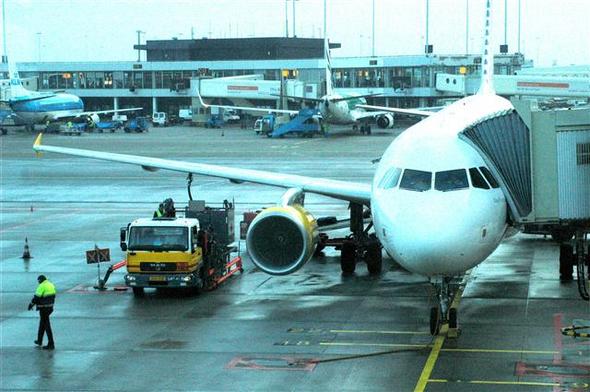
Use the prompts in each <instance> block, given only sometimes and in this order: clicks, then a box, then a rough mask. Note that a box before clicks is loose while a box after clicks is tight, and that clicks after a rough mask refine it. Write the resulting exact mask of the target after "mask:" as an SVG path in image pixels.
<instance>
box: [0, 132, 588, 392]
mask: <svg viewBox="0 0 590 392" xmlns="http://www.w3.org/2000/svg"><path fill="white" fill-rule="evenodd" d="M399 131H400V130H395V131H394V132H392V131H384V130H383V131H376V132H374V134H373V135H371V136H359V135H354V134H352V133H351V132H346V131H342V132H334V133H333V134H331V135H330V136H329V137H326V138H312V139H307V138H306V139H289V138H286V139H279V140H275V139H268V138H266V137H260V136H257V135H255V134H254V132H253V131H252V130H240V129H225V130H224V131H223V132H222V131H220V130H205V129H198V128H190V127H174V128H172V127H170V128H156V129H152V130H150V132H148V133H146V134H124V133H115V134H89V135H83V136H80V137H78V136H71V137H68V136H58V135H46V137H45V139H44V143H46V144H54V145H61V146H73V147H80V148H88V149H96V150H103V151H111V152H123V153H132V154H138V155H146V156H156V157H166V158H174V159H180V160H189V161H198V162H206V163H217V164H223V165H232V166H238V167H248V168H255V169H266V170H273V171H279V172H287V173H297V174H304V175H312V176H321V177H327V178H334V179H341V180H354V181H367V182H368V181H370V179H371V175H372V172H373V169H374V164H372V163H371V160H372V159H374V158H377V157H379V155H380V153H381V152H382V151H383V150H384V149H385V148H386V147H387V145H388V144H389V142H390V141H391V140H392V139H393V137H394V135H395V134H398V133H399ZM34 137H35V135H31V134H15V133H11V134H9V135H7V136H2V137H0V145H1V160H0V176H1V178H0V186H1V188H0V286H1V288H0V290H1V293H0V389H1V390H6V391H19V390H47V391H79V390H81V391H103V390H120V391H161V390H172V391H173V390H194V391H422V390H427V391H473V390H477V391H488V390H489V391H568V390H570V391H590V386H589V384H590V340H589V339H583V338H577V339H574V338H572V337H567V336H564V335H562V334H561V328H562V327H564V326H568V325H571V324H574V323H575V324H576V325H580V324H586V325H589V324H590V307H589V305H588V303H587V302H583V301H582V300H581V299H579V297H578V294H577V289H576V285H575V282H573V283H567V284H560V282H559V279H558V262H557V260H558V247H557V246H556V245H555V244H554V243H553V242H552V241H551V240H550V239H547V238H543V237H542V236H532V235H522V234H521V235H517V236H515V237H513V238H510V239H508V240H506V241H504V242H503V244H502V245H501V246H500V247H499V248H498V250H497V251H496V252H495V253H494V254H493V255H492V256H491V257H490V258H489V259H488V260H486V261H485V262H484V263H482V264H481V265H480V266H479V267H477V268H476V269H474V270H472V271H471V273H470V274H469V276H468V277H467V283H466V286H465V290H464V293H463V295H462V297H461V301H460V305H459V323H460V329H461V333H460V336H459V337H458V338H450V337H445V336H440V337H437V338H434V339H433V338H432V337H431V336H430V335H429V327H428V317H429V308H430V307H431V306H432V305H433V304H434V303H435V300H434V298H432V291H431V289H430V286H429V284H428V283H427V281H426V279H425V278H424V277H421V276H417V275H413V274H410V273H408V272H406V271H404V270H402V269H401V268H400V267H399V266H398V265H396V264H395V263H393V262H392V260H390V259H389V258H385V259H384V272H383V273H382V274H381V275H380V276H377V277H375V276H370V275H369V274H368V272H367V271H366V268H365V267H364V265H359V266H357V271H356V273H355V274H354V275H352V276H342V275H341V273H340V265H339V259H338V253H337V252H335V251H333V250H327V251H326V255H325V256H324V257H321V258H314V259H312V260H311V261H310V262H309V263H308V264H307V265H306V266H305V267H304V268H303V269H301V270H300V271H298V272H297V273H295V274H292V275H288V276H282V277H271V276H269V275H265V274H264V273H262V272H259V271H257V270H255V269H254V268H253V265H252V264H251V262H250V261H249V260H248V257H247V254H246V252H245V249H244V243H243V242H242V244H241V250H242V256H244V259H245V271H244V273H243V274H241V275H239V274H238V275H236V276H234V277H232V278H230V279H229V280H228V281H227V282H226V283H224V284H223V285H222V286H221V287H220V288H218V289H217V290H215V291H211V292H206V293H201V294H199V295H193V296H188V297H184V296H181V295H176V294H174V293H160V292H155V291H153V292H151V291H148V292H147V293H146V296H145V297H144V298H134V297H133V294H132V293H131V292H130V291H127V290H125V289H124V288H123V287H122V286H123V275H124V272H123V271H117V272H115V273H113V275H112V276H111V279H110V280H109V282H108V284H107V286H108V287H109V289H108V290H106V291H98V290H95V289H94V288H93V285H94V284H95V283H96V280H97V268H96V265H87V264H86V261H85V251H86V250H89V249H92V248H93V247H94V246H95V245H98V246H99V247H101V248H106V247H108V248H110V250H111V256H112V260H113V262H116V261H119V260H121V259H122V257H123V253H122V252H121V250H120V248H119V228H120V227H122V226H125V225H126V224H127V223H128V222H130V221H131V220H133V219H135V218H138V217H143V216H151V214H152V212H153V210H154V209H155V208H156V206H157V204H158V203H159V202H160V201H161V200H163V199H164V198H167V197H172V198H174V199H175V200H176V201H177V202H186V200H187V192H186V182H185V176H184V175H182V174H179V173H170V172H162V171H160V172H156V173H149V172H146V171H143V170H141V169H140V168H138V167H135V166H129V165H123V164H114V163H108V162H101V161H93V160H87V159H79V158H72V157H65V156H59V155H54V154H44V156H43V157H42V158H36V157H35V156H34V153H33V151H32V149H31V147H32V144H33V140H34ZM193 184H194V185H193V188H192V191H193V196H194V197H195V198H198V199H205V200H207V201H208V202H209V203H211V204H213V205H220V204H221V203H222V201H223V200H224V199H228V200H233V201H234V202H235V205H236V209H237V211H236V216H237V218H236V220H239V218H240V216H241V213H242V212H243V211H246V210H255V209H257V208H260V207H261V206H267V205H270V204H273V203H275V202H276V201H278V200H279V198H280V196H281V194H282V192H283V191H282V190H280V189H275V188H271V187H265V186H258V185H253V184H241V185H238V184H232V183H229V182H228V181H225V180H220V179H212V178H206V177H200V176H199V177H196V180H195V182H194V183H193ZM306 205H307V206H308V208H309V210H310V211H312V212H313V213H314V214H315V215H316V216H327V215H337V216H339V217H342V218H345V217H346V215H347V205H346V203H343V202H339V201H334V200H332V199H328V198H324V197H320V196H314V195H308V196H307V197H306ZM25 238H26V239H28V244H29V246H30V251H31V255H32V256H33V258H32V259H30V260H28V261H26V260H23V259H22V258H21V256H22V253H23V246H24V241H25ZM108 265H109V264H108V263H107V264H104V265H103V266H102V267H101V268H102V269H101V275H104V272H105V270H106V268H107V266H108ZM41 273H43V274H45V275H47V276H48V278H49V279H50V280H51V281H53V282H54V283H55V285H56V286H57V289H58V296H57V300H56V307H55V311H54V313H53V315H52V317H51V319H52V326H53V330H54V335H55V341H56V349H55V350H54V351H46V350H40V349H38V348H36V347H35V346H34V344H33V340H34V339H35V335H36V330H37V324H38V314H37V313H36V312H33V311H31V312H28V311H27V304H28V302H29V300H30V299H31V296H32V294H33V292H34V290H35V287H36V277H37V275H39V274H41ZM116 288H121V289H120V290H116Z"/></svg>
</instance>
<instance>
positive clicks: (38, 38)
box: [36, 32, 41, 63]
mask: <svg viewBox="0 0 590 392" xmlns="http://www.w3.org/2000/svg"><path fill="white" fill-rule="evenodd" d="M36 34H37V62H39V63H40V62H41V33H40V32H38V33H36Z"/></svg>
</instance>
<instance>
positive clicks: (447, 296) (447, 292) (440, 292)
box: [430, 277, 460, 335]
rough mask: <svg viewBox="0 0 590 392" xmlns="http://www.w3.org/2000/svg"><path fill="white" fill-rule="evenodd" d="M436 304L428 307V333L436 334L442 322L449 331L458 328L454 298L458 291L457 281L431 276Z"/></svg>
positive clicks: (453, 332)
mask: <svg viewBox="0 0 590 392" xmlns="http://www.w3.org/2000/svg"><path fill="white" fill-rule="evenodd" d="M431 283H432V285H433V287H434V289H435V294H436V297H437V299H438V306H434V307H432V308H431V309H430V334H431V335H438V333H439V332H440V328H441V326H442V325H443V324H448V328H449V332H450V333H451V335H452V334H456V333H457V330H458V320H457V307H456V304H454V303H453V302H454V299H455V296H456V294H457V292H458V291H459V286H460V284H459V282H458V281H457V280H456V279H454V278H452V277H442V278H432V280H431Z"/></svg>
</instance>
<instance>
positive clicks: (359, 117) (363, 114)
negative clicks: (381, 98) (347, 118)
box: [351, 106, 390, 121]
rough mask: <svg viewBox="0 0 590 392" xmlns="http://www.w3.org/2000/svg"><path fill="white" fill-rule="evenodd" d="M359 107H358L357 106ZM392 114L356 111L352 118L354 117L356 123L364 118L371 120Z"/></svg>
mask: <svg viewBox="0 0 590 392" xmlns="http://www.w3.org/2000/svg"><path fill="white" fill-rule="evenodd" d="M357 107H358V106H357ZM388 113H390V112H386V111H383V110H382V111H375V112H366V111H364V110H362V111H361V110H355V111H353V112H351V114H352V116H353V117H354V121H358V120H362V119H363V118H369V117H377V116H381V115H383V114H388Z"/></svg>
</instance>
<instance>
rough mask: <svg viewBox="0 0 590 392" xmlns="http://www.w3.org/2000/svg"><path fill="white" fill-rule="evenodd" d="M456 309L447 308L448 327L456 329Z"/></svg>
mask: <svg viewBox="0 0 590 392" xmlns="http://www.w3.org/2000/svg"><path fill="white" fill-rule="evenodd" d="M457 326H458V323H457V309H455V308H451V309H449V329H450V328H453V329H457Z"/></svg>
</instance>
